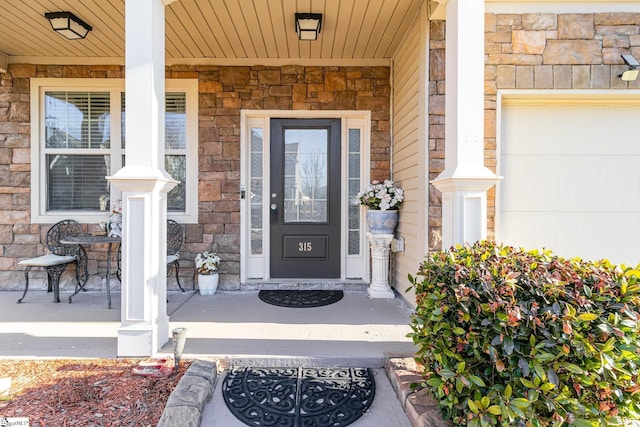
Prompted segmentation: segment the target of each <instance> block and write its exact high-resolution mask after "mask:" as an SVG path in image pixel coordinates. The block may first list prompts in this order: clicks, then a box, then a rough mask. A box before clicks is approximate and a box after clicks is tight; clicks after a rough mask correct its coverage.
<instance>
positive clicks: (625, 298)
mask: <svg viewBox="0 0 640 427" xmlns="http://www.w3.org/2000/svg"><path fill="white" fill-rule="evenodd" d="M639 277H640V271H638V270H635V269H626V270H624V267H619V266H614V265H612V264H610V263H609V262H607V261H601V262H596V263H593V262H584V261H582V260H580V259H570V260H565V259H562V258H559V257H556V256H553V255H552V254H551V253H550V252H544V253H540V252H538V251H530V252H525V251H523V250H516V249H514V248H512V247H504V246H498V245H496V244H495V243H491V242H479V243H476V244H475V245H474V246H472V247H470V246H464V247H456V248H454V249H452V250H450V251H444V252H438V253H435V254H433V255H432V256H430V257H429V258H428V259H427V260H426V261H425V262H424V263H423V264H422V265H421V266H420V269H419V271H418V274H417V277H415V278H414V277H412V276H411V275H410V276H409V281H410V282H411V284H412V287H413V288H414V290H415V293H416V301H417V307H416V309H415V313H414V314H413V316H412V320H411V327H412V329H413V333H411V334H409V335H410V336H411V337H412V338H413V341H414V343H415V344H416V345H417V346H418V348H419V349H418V352H417V356H418V357H417V361H418V362H420V363H422V365H423V366H424V382H423V383H422V385H423V386H424V387H427V388H429V389H430V391H431V392H432V393H433V395H434V396H435V397H436V399H437V400H438V401H439V405H440V409H441V411H442V412H443V415H444V416H445V417H446V418H447V419H449V420H452V421H453V423H454V424H456V425H467V426H470V427H475V426H532V427H539V426H563V425H564V426H570V425H573V426H578V427H585V426H609V425H622V424H624V422H623V420H629V419H640V381H639V379H638V372H639V368H638V365H639V364H640V333H639V331H640V313H639V307H640V279H639Z"/></svg>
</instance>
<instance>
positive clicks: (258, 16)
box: [0, 0, 423, 63]
mask: <svg viewBox="0 0 640 427" xmlns="http://www.w3.org/2000/svg"><path fill="white" fill-rule="evenodd" d="M422 2H423V0H253V1H247V0H178V1H175V2H174V3H171V4H170V5H168V6H167V9H166V21H167V25H166V52H167V61H168V62H173V63H176V62H182V61H184V62H190V61H191V60H210V61H211V62H225V61H226V62H243V61H251V60H253V59H260V60H262V59H266V58H268V59H289V58H293V59H297V58H300V59H303V60H308V59H316V60H322V59H345V60H380V59H388V58H391V57H392V56H393V53H394V51H395V49H396V48H397V46H398V44H399V42H400V40H401V39H402V37H403V35H404V34H405V32H406V31H407V29H408V28H409V26H410V25H411V23H412V22H413V20H414V19H416V17H417V16H418V11H419V8H420V4H421V3H422ZM124 6H125V1H124V0H83V1H81V2H80V1H74V0H3V1H2V2H0V52H1V53H4V54H6V55H8V57H9V58H8V59H9V62H21V61H25V60H28V61H29V62H36V63H38V62H42V63H49V62H52V61H54V62H55V61H57V62H61V63H67V62H71V63H76V62H77V63H80V61H83V63H100V62H101V61H102V62H105V59H106V58H109V61H107V62H109V63H114V62H119V63H122V62H123V60H124V45H125V41H124V39H125V36H124V26H125V25H124V24H125V18H124V9H125V7H124ZM62 10H68V11H71V12H73V13H75V14H76V15H77V16H79V17H80V18H82V19H83V20H84V21H86V22H87V23H88V24H90V25H91V26H92V27H93V31H91V32H90V33H89V35H88V36H87V38H86V39H84V40H67V39H65V38H64V37H63V36H61V35H58V34H56V33H54V31H53V30H52V29H51V27H50V25H49V22H48V21H47V20H46V19H45V18H44V13H45V12H54V11H62ZM295 12H314V13H318V12H319V13H322V14H323V21H322V31H321V33H320V36H319V38H318V40H317V41H315V42H310V41H299V40H298V38H297V37H296V33H295V30H294V14H295Z"/></svg>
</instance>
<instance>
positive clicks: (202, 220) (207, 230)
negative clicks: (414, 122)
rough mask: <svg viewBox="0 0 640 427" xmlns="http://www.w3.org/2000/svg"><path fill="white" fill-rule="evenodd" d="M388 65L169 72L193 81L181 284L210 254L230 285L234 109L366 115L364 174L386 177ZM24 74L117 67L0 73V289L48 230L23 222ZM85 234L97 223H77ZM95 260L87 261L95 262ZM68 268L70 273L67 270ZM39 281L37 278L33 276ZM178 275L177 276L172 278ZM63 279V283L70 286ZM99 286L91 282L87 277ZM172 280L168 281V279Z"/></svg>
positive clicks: (236, 267) (235, 220) (18, 282)
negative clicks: (188, 214)
mask: <svg viewBox="0 0 640 427" xmlns="http://www.w3.org/2000/svg"><path fill="white" fill-rule="evenodd" d="M389 71H390V70H389V68H388V67H304V66H293V65H292V66H283V67H267V66H252V67H231V66H171V67H167V73H166V76H167V78H175V79H179V78H190V79H198V81H199V92H200V95H199V137H198V139H199V144H198V156H199V184H198V192H199V224H187V225H186V227H185V229H186V230H185V231H186V233H185V234H186V236H185V244H184V246H183V250H182V251H181V256H182V257H181V258H182V261H181V268H180V272H181V282H183V286H184V285H185V284H186V285H187V286H190V285H191V284H192V283H193V268H192V267H193V262H192V260H193V256H194V255H195V254H196V253H197V252H201V251H203V250H214V251H217V252H218V253H219V254H220V256H221V257H222V259H223V262H222V266H221V279H222V280H221V288H222V289H237V288H239V285H240V283H239V272H240V205H239V187H240V110H241V109H251V110H266V109H273V110H371V122H372V123H371V129H372V132H371V178H372V179H384V178H385V177H387V176H388V175H389V153H390V133H389V129H390V93H391V87H390V80H389V74H390V73H389ZM32 77H57V78H64V77H68V78H123V77H124V69H123V67H121V66H76V65H73V66H58V65H17V64H12V65H10V66H9V70H8V72H7V73H5V74H0V288H1V289H18V288H21V287H22V286H23V275H22V271H21V269H17V268H16V263H17V262H18V261H19V260H20V259H24V258H29V257H33V256H37V255H41V254H43V253H44V250H45V247H44V245H43V243H42V242H43V241H44V235H45V234H46V231H47V230H48V228H49V226H50V225H48V224H43V225H40V224H31V223H30V191H31V188H30V170H31V167H30V161H31V158H30V156H31V150H30V144H31V141H30V122H29V120H30V117H29V112H30V104H29V101H30V95H29V79H30V78H32ZM84 227H85V228H86V229H87V230H88V231H94V230H96V229H97V225H94V224H89V225H84ZM89 259H90V260H91V264H90V265H89V272H90V273H91V274H96V273H97V272H98V271H103V270H104V268H105V260H106V249H105V250H104V251H101V252H92V253H89ZM96 259H97V260H98V261H95V260H96ZM70 270H72V269H70ZM32 274H34V275H39V278H40V279H41V280H39V281H36V283H38V282H39V283H40V284H41V286H40V287H42V284H43V283H44V282H43V281H44V279H45V274H44V273H43V272H36V271H35V270H34V272H33V273H32ZM182 275H184V278H182ZM72 279H73V274H71V273H70V272H67V273H65V274H64V275H63V284H67V285H68V286H73V282H72ZM92 279H93V280H94V281H98V282H97V283H100V282H99V280H100V279H99V277H93V278H92ZM169 283H170V284H172V283H173V279H169Z"/></svg>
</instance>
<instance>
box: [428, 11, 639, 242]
mask: <svg viewBox="0 0 640 427" xmlns="http://www.w3.org/2000/svg"><path fill="white" fill-rule="evenodd" d="M444 27H445V25H444V22H443V21H433V22H432V23H431V46H430V58H431V60H430V79H429V80H430V82H429V95H430V97H429V178H430V179H433V178H435V177H437V176H438V174H439V173H440V172H442V170H444V79H445V69H444V68H445V66H444V61H445V56H444V55H445V52H444V39H445V34H444V33H445V31H444ZM624 53H631V54H633V55H634V56H635V57H637V58H638V57H640V14H638V13H589V14H551V13H543V14H486V15H485V166H486V167H488V168H489V169H491V170H493V171H494V172H495V171H496V165H497V158H496V135H497V129H496V106H497V104H496V102H497V96H496V95H497V92H498V90H501V89H545V90H549V89H558V90H562V89H616V90H620V89H638V88H640V79H639V80H636V81H632V82H623V81H622V80H620V79H619V78H618V75H619V74H621V73H622V72H623V71H624V70H626V69H627V67H626V66H625V65H624V62H623V61H622V58H621V57H620V55H621V54H624ZM488 196H489V197H488V212H487V216H488V228H489V232H488V237H489V238H493V237H494V236H495V188H493V189H491V190H490V191H489V194H488ZM441 206H442V203H441V199H440V194H439V192H438V191H437V190H436V189H435V188H433V186H430V206H429V225H430V236H429V249H430V250H439V249H442V248H441V240H442V238H441V236H442V230H441V225H442V224H441V221H442V212H441Z"/></svg>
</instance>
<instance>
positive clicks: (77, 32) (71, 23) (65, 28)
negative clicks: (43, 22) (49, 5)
mask: <svg viewBox="0 0 640 427" xmlns="http://www.w3.org/2000/svg"><path fill="white" fill-rule="evenodd" d="M44 17H45V18H47V19H48V20H49V22H50V23H51V28H53V30H54V31H56V32H57V33H60V34H62V35H63V36H65V37H66V38H68V39H69V40H78V39H83V38H85V37H87V34H89V31H91V30H92V28H91V25H89V24H87V23H86V22H84V21H83V20H82V19H80V18H78V17H77V16H76V15H74V14H73V13H71V12H47V13H45V14H44Z"/></svg>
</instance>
